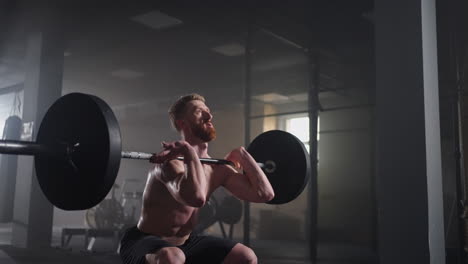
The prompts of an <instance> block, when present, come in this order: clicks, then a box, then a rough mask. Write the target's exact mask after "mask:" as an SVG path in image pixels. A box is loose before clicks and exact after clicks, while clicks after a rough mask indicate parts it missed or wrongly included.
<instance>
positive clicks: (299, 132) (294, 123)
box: [280, 113, 320, 152]
mask: <svg viewBox="0 0 468 264" xmlns="http://www.w3.org/2000/svg"><path fill="white" fill-rule="evenodd" d="M319 124H320V122H319ZM280 126H282V129H284V130H285V131H287V132H289V133H291V134H293V135H295V136H296V137H297V138H298V139H299V140H301V141H302V143H304V145H305V148H306V149H307V152H310V151H309V149H310V146H309V145H310V135H309V115H308V114H307V113H304V114H295V115H287V116H284V117H281V118H280ZM318 128H319V127H317V130H319V129H318ZM317 140H319V134H318V133H317Z"/></svg>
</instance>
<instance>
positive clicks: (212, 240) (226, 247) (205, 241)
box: [179, 235, 237, 264]
mask: <svg viewBox="0 0 468 264" xmlns="http://www.w3.org/2000/svg"><path fill="white" fill-rule="evenodd" d="M236 244H237V243H236V242H234V241H232V240H229V239H223V238H218V237H212V236H198V235H192V236H190V238H189V239H188V240H187V242H186V243H185V244H184V245H182V246H179V248H180V249H182V251H183V252H184V253H185V257H186V263H187V264H191V263H207V264H215V263H216V264H219V263H222V262H223V260H224V258H225V257H226V256H227V255H228V254H229V252H230V251H231V250H232V248H233V247H234V246H235V245H236Z"/></svg>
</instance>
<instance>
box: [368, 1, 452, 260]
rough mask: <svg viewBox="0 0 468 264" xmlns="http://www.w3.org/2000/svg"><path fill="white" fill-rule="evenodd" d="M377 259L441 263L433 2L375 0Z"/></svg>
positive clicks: (443, 255)
mask: <svg viewBox="0 0 468 264" xmlns="http://www.w3.org/2000/svg"><path fill="white" fill-rule="evenodd" d="M375 37H376V84H377V89H376V162H377V168H376V169H377V179H376V188H377V202H378V243H379V256H380V263H381V264H386V263H399V264H404V263H433V264H443V263H445V242H444V236H443V234H444V230H443V229H444V224H443V206H442V172H441V150H440V126H439V103H438V72H437V43H436V21H435V0H419V1H407V0H394V1H386V0H376V1H375Z"/></svg>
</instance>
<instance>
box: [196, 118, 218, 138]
mask: <svg viewBox="0 0 468 264" xmlns="http://www.w3.org/2000/svg"><path fill="white" fill-rule="evenodd" d="M205 124H206V123H201V124H193V125H192V133H193V134H194V135H195V136H196V137H198V138H199V139H201V140H203V141H204V142H210V141H212V140H213V139H215V138H216V129H215V128H214V126H211V127H205Z"/></svg>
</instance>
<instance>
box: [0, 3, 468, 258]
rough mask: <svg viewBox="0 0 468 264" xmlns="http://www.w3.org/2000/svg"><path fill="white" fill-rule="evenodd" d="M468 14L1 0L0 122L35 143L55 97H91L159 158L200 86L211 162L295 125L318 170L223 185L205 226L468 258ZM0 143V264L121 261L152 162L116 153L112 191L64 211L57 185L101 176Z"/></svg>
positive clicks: (339, 249) (243, 235) (318, 245)
mask: <svg viewBox="0 0 468 264" xmlns="http://www.w3.org/2000/svg"><path fill="white" fill-rule="evenodd" d="M467 14H468V3H467V2H466V1H462V0H415V1H407V0H393V1H388V0H375V1H372V0H357V1H345V0H327V1H325V0H292V1H279V0H271V1H262V0H252V1H248V0H239V1H214V0H203V1H185V0H172V1H168V0H161V1H158V0H154V1H147V0H141V1H128V0H127V1H124V0H117V1H109V0H99V1H92V0H84V1H59V0H50V1H33V0H18V1H14V0H0V133H3V134H2V135H3V136H2V140H20V141H26V142H36V140H37V137H38V131H39V126H40V125H41V122H42V121H43V119H44V116H45V115H46V112H47V110H48V109H49V107H51V105H52V104H53V103H54V102H55V101H56V100H57V99H59V98H60V97H62V96H65V95H68V94H72V93H83V94H89V95H93V96H97V97H98V98H100V99H102V100H103V101H104V102H105V103H106V104H107V105H108V106H109V107H110V110H111V112H113V114H115V117H116V121H117V122H118V130H119V131H120V134H121V138H122V140H121V147H122V149H123V150H128V151H138V152H146V153H158V152H160V151H161V150H162V148H161V142H162V141H166V142H167V141H174V140H177V139H178V138H179V135H178V133H177V131H176V130H175V129H174V128H172V127H171V123H170V121H169V116H168V110H169V107H170V106H171V104H172V103H173V102H174V101H175V100H177V98H179V97H180V96H182V95H185V94H189V93H197V94H200V95H203V96H204V97H205V99H206V105H207V106H209V108H210V109H211V113H212V115H213V124H214V125H215V126H216V130H217V138H216V140H214V141H212V142H210V143H209V153H210V155H211V156H212V157H215V158H219V159H223V157H225V156H226V154H227V153H228V152H229V151H231V150H232V149H235V148H237V147H239V146H245V147H247V146H249V144H250V143H251V142H252V141H253V140H254V139H255V138H256V137H257V136H258V135H260V134H262V133H264V132H266V131H270V130H282V131H286V132H289V133H291V134H293V135H294V136H295V137H297V139H298V140H299V141H300V142H302V144H303V146H304V147H305V149H306V150H307V153H308V155H307V159H308V160H307V162H308V165H309V167H308V169H307V171H306V170H302V169H300V168H298V167H295V168H294V167H293V166H291V169H290V170H289V171H288V173H287V174H284V175H282V176H283V179H282V181H285V182H286V181H287V179H290V178H292V177H307V182H306V183H307V185H305V188H304V190H303V191H302V192H301V193H300V195H298V196H297V197H296V198H295V199H294V200H292V201H290V202H288V203H284V204H267V203H253V202H245V201H240V200H238V199H236V198H233V196H232V195H231V194H230V193H229V192H228V191H226V190H225V189H223V188H219V189H217V190H216V191H215V192H214V193H213V194H212V199H211V200H210V203H207V204H206V205H205V206H208V205H210V206H214V207H215V209H216V212H217V213H218V216H217V218H216V217H213V215H209V214H208V215H207V216H205V217H201V219H200V221H199V223H198V226H197V227H196V229H197V232H201V233H203V234H207V235H210V236H216V237H222V238H228V239H231V240H234V241H236V242H240V243H243V244H244V245H247V246H249V247H250V248H252V249H253V251H254V252H255V254H256V256H257V257H258V263H267V264H303V263H304V264H305V263H313V264H315V263H317V264H344V263H352V264H355V263H356V264H357V263H360V264H361V263H363V264H387V263H392V264H395V263H398V264H404V263H412V264H425V263H430V264H444V263H447V264H458V263H460V264H461V263H466V261H467V259H468V257H467V253H468V235H467V234H468V233H467V232H468V205H467V202H468V200H467V199H468V197H467V195H468V194H467V190H468V184H467V182H468V177H467V172H466V170H465V164H467V165H468V158H467V157H466V156H465V155H464V150H465V149H468V148H465V147H466V146H467V144H465V143H464V142H468V106H467V105H468V103H467V102H468V97H467V95H466V94H465V89H467V82H466V78H467V75H468V67H466V65H468V20H467V17H468V15H467ZM465 99H467V100H465ZM75 109H76V110H77V111H76V112H77V113H83V115H84V113H85V111H86V110H87V106H86V105H81V104H77V105H76V108H75ZM59 114H60V113H59ZM64 118H65V119H66V120H67V123H70V124H72V123H74V122H75V121H76V122H78V121H77V120H75V119H74V118H73V117H71V116H65V115H64ZM64 126H65V123H63V124H60V123H57V124H56V126H55V125H53V126H52V127H51V128H50V131H49V132H48V133H49V135H52V134H53V133H55V132H57V133H60V132H61V131H63V130H65V128H64ZM97 129H98V128H97V124H96V123H95V122H93V121H91V120H90V121H89V122H88V123H86V122H84V125H79V126H77V127H75V128H74V129H72V130H75V131H76V133H78V130H79V131H83V132H86V133H89V134H93V133H94V131H97ZM73 133H75V132H73ZM96 137H97V136H96ZM119 140H120V139H119ZM119 146H120V145H119ZM270 147H271V148H273V147H272V146H270ZM96 148H97V147H96ZM0 149H5V147H4V148H2V146H1V143H0ZM96 151H97V152H98V150H96ZM264 151H265V152H269V150H268V149H264ZM0 153H3V154H1V155H0V263H6V264H15V263H17V264H26V263H27V264H29V263H70V264H72V263H123V262H122V260H121V258H120V257H119V254H118V252H119V250H120V239H121V237H122V232H123V230H125V228H127V227H129V226H132V225H135V224H136V223H137V222H138V220H139V218H140V211H141V207H142V199H143V190H144V188H145V184H146V181H147V177H148V171H149V170H150V169H151V168H152V166H153V165H152V164H151V163H150V162H148V160H138V159H121V160H120V158H119V164H117V165H114V166H113V169H115V172H116V173H117V171H118V173H117V174H116V175H117V177H116V179H115V183H114V182H111V184H110V185H109V182H106V184H108V187H109V188H108V189H106V195H105V197H102V198H103V200H102V199H101V200H102V201H100V202H99V203H98V204H97V205H96V206H92V207H91V208H84V209H81V210H63V209H60V208H59V207H57V206H55V205H56V204H53V203H51V201H50V199H48V198H47V197H46V196H45V195H44V192H45V190H44V186H43V184H44V183H43V182H44V181H45V182H47V185H48V186H47V187H48V189H49V190H53V189H56V190H62V189H71V190H73V192H74V193H78V195H77V196H83V197H85V196H86V195H88V196H91V195H92V194H93V191H94V189H93V188H95V187H94V186H86V185H84V184H83V185H73V184H72V183H71V182H68V180H67V179H66V178H64V179H65V180H64V181H63V182H58V181H54V180H53V179H52V176H50V175H49V176H48V175H47V174H42V173H40V170H39V168H38V167H39V166H38V165H37V160H36V163H35V156H34V155H33V156H31V155H12V154H7V153H5V152H2V151H0ZM119 154H120V153H119ZM35 155H36V154H35ZM286 156H289V155H286V150H285V155H284V157H280V159H282V162H288V161H287V160H288V158H290V157H286ZM46 157H47V156H46ZM41 160H42V164H40V165H41V166H44V167H49V166H52V165H51V164H49V163H54V162H56V161H55V159H54V158H48V157H47V158H45V159H41ZM94 162H96V163H99V162H101V160H95V161H94ZM290 164H292V163H290ZM38 174H40V175H39V176H38ZM70 177H72V176H70ZM99 177H100V176H99ZM102 177H104V176H102ZM285 179H286V180H285ZM65 185H68V186H65ZM97 188H102V187H97ZM287 188H288V186H286V185H285V186H284V190H286V189H287ZM207 210H208V209H207ZM221 214H222V215H223V217H221V216H220V215H221Z"/></svg>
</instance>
